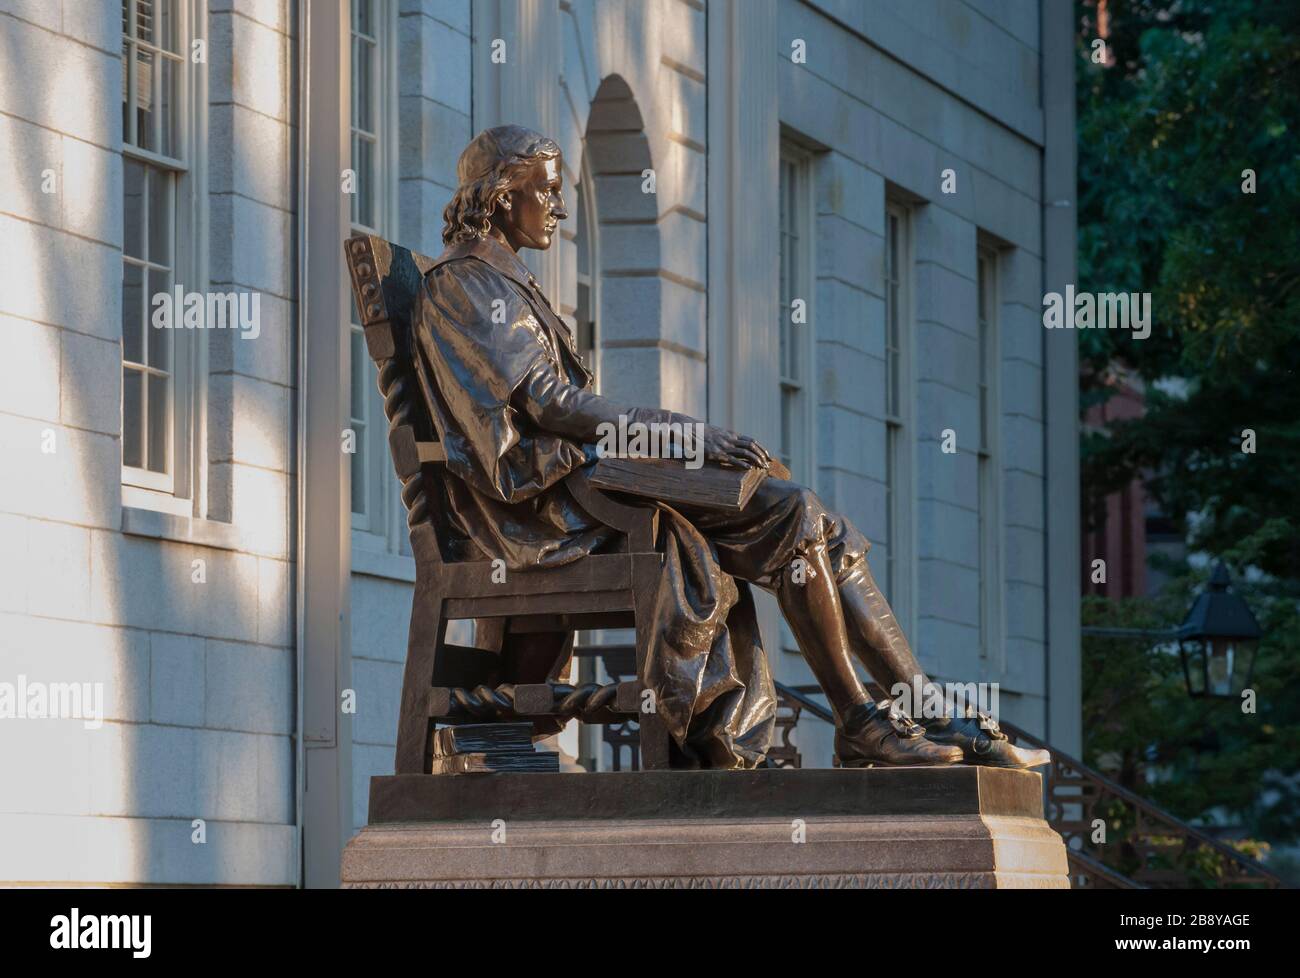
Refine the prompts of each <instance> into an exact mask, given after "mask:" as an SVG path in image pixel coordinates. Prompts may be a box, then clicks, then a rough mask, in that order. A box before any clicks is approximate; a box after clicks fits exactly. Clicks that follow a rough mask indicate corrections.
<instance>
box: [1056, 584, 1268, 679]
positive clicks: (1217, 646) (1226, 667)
mask: <svg viewBox="0 0 1300 978" xmlns="http://www.w3.org/2000/svg"><path fill="white" fill-rule="evenodd" d="M1231 584H1232V581H1231V579H1230V578H1229V576H1228V568H1227V567H1225V566H1224V564H1223V561H1221V560H1220V561H1218V562H1217V563H1216V564H1215V565H1214V570H1213V571H1212V572H1211V573H1210V580H1209V583H1207V584H1206V586H1205V590H1203V591H1202V592H1201V593H1200V594H1198V595H1197V596H1196V601H1195V602H1194V603H1193V604H1192V607H1191V609H1190V610H1189V611H1188V612H1187V617H1186V618H1184V619H1183V623H1182V624H1181V625H1180V626H1179V627H1178V628H1176V629H1163V628H1108V627H1105V626H1096V625H1085V626H1084V627H1083V629H1082V631H1083V634H1084V635H1093V636H1096V637H1097V638H1146V639H1151V640H1153V641H1170V640H1172V639H1177V640H1178V654H1179V657H1180V658H1181V659H1182V662H1183V678H1184V679H1185V680H1186V682H1187V693H1188V695H1189V696H1192V697H1194V698H1197V699H1201V698H1210V699H1236V698H1237V697H1239V696H1240V695H1241V693H1242V690H1244V689H1246V688H1247V687H1248V686H1249V685H1250V679H1251V675H1252V672H1253V670H1254V668H1255V650H1256V648H1257V647H1258V645H1259V639H1260V636H1262V635H1263V634H1264V632H1263V629H1261V628H1260V627H1259V622H1257V621H1256V620H1255V616H1254V614H1253V613H1252V612H1251V610H1250V606H1249V605H1247V604H1246V602H1245V600H1244V599H1243V598H1242V597H1241V596H1240V595H1238V594H1236V593H1235V592H1233V591H1229V590H1228V588H1229V586H1230V585H1231Z"/></svg>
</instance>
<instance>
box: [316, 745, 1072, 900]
mask: <svg viewBox="0 0 1300 978" xmlns="http://www.w3.org/2000/svg"><path fill="white" fill-rule="evenodd" d="M342 879H343V886H344V887H350V888H362V887H365V888H370V887H385V888H387V887H396V888H426V887H433V888H466V887H468V888H481V887H491V888H498V887H501V888H535V887H537V888H541V887H566V888H571V887H597V888H626V887H654V888H679V887H685V888H721V887H763V888H766V887H773V888H839V887H869V888H904V887H907V888H911V887H917V888H941V887H955V888H967V889H996V888H1007V887H1036V888H1038V887H1041V888H1062V889H1063V888H1068V887H1069V880H1068V877H1067V868H1066V855H1065V846H1064V844H1063V843H1062V841H1061V837H1060V836H1059V835H1057V833H1056V832H1054V831H1053V830H1052V829H1051V828H1050V827H1049V826H1048V825H1047V823H1046V822H1045V821H1044V820H1043V807H1042V788H1041V781H1040V778H1039V776H1038V775H1037V774H1035V773H1032V772H1028V771H1005V770H995V769H991V768H976V767H949V768H871V769H866V770H766V769H765V770H757V771H644V772H618V773H601V774H532V773H496V774H459V775H437V776H434V775H395V776H389V777H376V778H372V779H371V783H370V824H369V825H368V826H366V828H365V829H363V830H362V831H361V833H360V834H358V835H357V836H356V838H354V839H352V840H351V841H350V842H349V843H348V845H347V847H346V848H345V849H344V852H343V867H342Z"/></svg>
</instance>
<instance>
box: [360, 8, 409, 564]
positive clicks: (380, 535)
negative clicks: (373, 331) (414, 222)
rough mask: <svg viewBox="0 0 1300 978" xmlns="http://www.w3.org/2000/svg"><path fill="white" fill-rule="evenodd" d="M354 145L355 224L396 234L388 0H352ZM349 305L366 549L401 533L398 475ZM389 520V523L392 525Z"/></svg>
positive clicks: (396, 540)
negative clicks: (395, 500) (398, 520)
mask: <svg viewBox="0 0 1300 978" xmlns="http://www.w3.org/2000/svg"><path fill="white" fill-rule="evenodd" d="M351 4H352V6H351V12H352V17H351V43H350V55H349V56H350V58H351V67H352V71H351V78H352V91H351V120H352V121H351V137H352V141H351V152H352V166H351V169H352V184H351V190H352V230H353V231H354V232H361V233H365V234H378V235H382V236H383V237H386V238H389V239H391V238H393V237H394V236H395V234H396V228H395V227H394V226H393V225H394V220H393V217H394V211H395V207H394V206H393V204H392V199H391V198H392V187H393V185H394V181H395V174H394V173H393V172H392V171H393V169H394V164H395V162H396V154H395V153H393V152H392V149H391V147H392V136H393V132H392V126H391V114H392V108H393V98H394V87H395V86H394V85H393V84H392V82H393V79H394V77H395V76H394V74H393V72H392V68H393V66H392V64H391V61H392V58H393V46H392V45H393V36H394V27H393V20H392V18H393V16H394V8H395V4H394V3H393V2H392V0H351ZM348 306H349V309H350V319H349V333H348V335H349V340H350V364H351V366H350V375H351V391H350V404H351V407H350V422H349V423H350V427H351V429H352V432H353V445H352V448H353V453H352V456H351V459H350V461H351V467H352V525H353V527H354V528H355V529H356V530H359V531H362V533H363V535H364V536H365V537H367V538H372V542H371V543H369V544H368V545H367V546H368V547H369V548H370V549H379V550H388V549H390V547H392V546H393V545H394V543H396V545H397V546H398V547H399V548H400V545H401V540H402V534H400V533H399V532H398V529H397V527H396V517H397V515H398V514H399V513H400V507H399V506H397V505H395V503H394V500H393V497H394V496H395V494H396V491H397V490H396V486H395V480H394V479H393V477H392V474H391V464H390V463H389V461H388V446H387V443H386V437H385V433H386V431H387V423H386V421H385V419H384V413H383V404H382V401H381V399H380V397H379V391H378V385H377V382H376V370H375V365H374V363H373V361H371V359H370V356H369V354H368V353H367V351H366V340H365V332H364V330H363V329H362V327H361V320H360V318H359V316H358V313H357V310H356V308H355V303H349V304H348ZM390 523H391V524H393V525H390Z"/></svg>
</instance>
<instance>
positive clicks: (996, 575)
mask: <svg viewBox="0 0 1300 978" xmlns="http://www.w3.org/2000/svg"><path fill="white" fill-rule="evenodd" d="M975 267H976V304H977V310H976V316H977V325H978V336H979V378H978V395H979V399H980V437H979V445H978V448H977V459H978V461H977V465H978V469H979V471H978V473H977V479H978V497H977V498H978V509H979V548H980V553H979V574H980V583H979V612H980V658H981V660H982V661H984V662H985V663H986V664H988V665H989V666H992V667H994V668H996V669H1002V668H1004V667H1005V661H1006V654H1005V649H1004V645H1003V620H1004V609H1003V599H1004V594H1005V590H1006V589H1005V588H1004V587H1003V581H1002V478H1001V453H1000V451H999V448H1000V441H1001V439H1000V437H999V436H1000V432H1001V418H1002V404H1001V386H1002V385H1001V372H1002V361H1001V356H1002V354H1001V342H1000V339H1001V337H1000V334H999V322H1000V318H999V316H998V303H999V295H998V273H999V267H1000V266H999V261H998V253H997V251H996V250H995V249H994V248H993V247H991V246H989V245H987V244H980V245H979V247H978V249H977V253H976V265H975Z"/></svg>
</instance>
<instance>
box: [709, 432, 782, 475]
mask: <svg viewBox="0 0 1300 978" xmlns="http://www.w3.org/2000/svg"><path fill="white" fill-rule="evenodd" d="M704 458H705V459H706V460H707V461H709V462H717V463H718V464H719V465H728V466H731V467H733V468H745V469H751V468H754V467H755V466H757V467H759V468H766V467H767V464H768V460H769V456H768V454H767V451H766V449H764V448H763V446H761V445H760V444H759V443H758V442H756V441H754V439H752V438H750V437H748V436H746V435H738V434H736V433H735V432H734V431H728V430H727V429H726V428H718V427H716V426H714V425H711V424H708V425H705V426H704Z"/></svg>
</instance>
